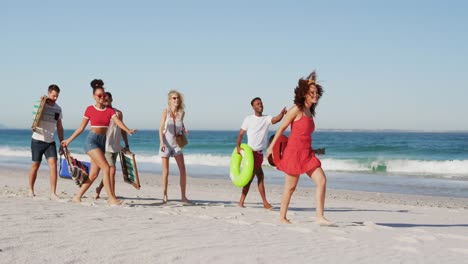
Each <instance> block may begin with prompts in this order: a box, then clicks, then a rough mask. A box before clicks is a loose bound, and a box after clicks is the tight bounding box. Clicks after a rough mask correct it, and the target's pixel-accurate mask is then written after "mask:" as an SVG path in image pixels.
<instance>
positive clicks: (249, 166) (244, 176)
mask: <svg viewBox="0 0 468 264" xmlns="http://www.w3.org/2000/svg"><path fill="white" fill-rule="evenodd" d="M240 147H241V149H242V151H241V154H242V155H239V153H237V148H236V147H234V150H233V151H232V156H231V166H230V174H229V176H230V177H231V180H232V183H233V184H234V185H235V186H237V187H239V188H242V187H244V186H245V185H247V183H249V181H250V179H251V178H252V175H253V169H254V158H253V152H252V148H250V147H249V145H247V144H241V145H240ZM241 162H242V171H241Z"/></svg>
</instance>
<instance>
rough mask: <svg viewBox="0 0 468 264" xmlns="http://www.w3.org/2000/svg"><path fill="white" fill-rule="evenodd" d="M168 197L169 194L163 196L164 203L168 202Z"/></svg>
mask: <svg viewBox="0 0 468 264" xmlns="http://www.w3.org/2000/svg"><path fill="white" fill-rule="evenodd" d="M167 201H168V199H167V195H164V196H163V203H167Z"/></svg>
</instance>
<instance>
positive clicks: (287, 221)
mask: <svg viewBox="0 0 468 264" xmlns="http://www.w3.org/2000/svg"><path fill="white" fill-rule="evenodd" d="M280 222H281V223H283V224H291V221H289V219H287V218H280Z"/></svg>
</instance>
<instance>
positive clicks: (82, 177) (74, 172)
mask: <svg viewBox="0 0 468 264" xmlns="http://www.w3.org/2000/svg"><path fill="white" fill-rule="evenodd" d="M63 155H64V156H65V160H64V161H65V162H62V160H61V161H60V173H59V176H60V177H63V178H69V177H71V179H72V180H73V181H75V183H76V185H78V186H80V187H81V185H82V184H83V183H84V182H85V181H86V180H87V179H88V176H89V165H88V166H86V165H85V164H84V162H81V161H79V160H77V159H75V158H73V157H72V156H71V154H70V152H69V151H68V149H67V147H64V153H63ZM88 164H89V163H88ZM63 168H67V169H68V174H67V173H66V171H65V169H63Z"/></svg>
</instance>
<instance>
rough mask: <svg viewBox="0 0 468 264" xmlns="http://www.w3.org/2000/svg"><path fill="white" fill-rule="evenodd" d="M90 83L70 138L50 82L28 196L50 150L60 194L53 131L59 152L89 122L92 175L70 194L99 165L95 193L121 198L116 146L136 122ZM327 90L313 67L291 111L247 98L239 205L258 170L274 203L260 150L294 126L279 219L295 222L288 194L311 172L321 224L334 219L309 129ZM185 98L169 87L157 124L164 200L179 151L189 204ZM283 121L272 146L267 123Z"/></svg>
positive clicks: (283, 164)
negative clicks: (267, 111) (248, 173)
mask: <svg viewBox="0 0 468 264" xmlns="http://www.w3.org/2000/svg"><path fill="white" fill-rule="evenodd" d="M90 85H91V88H92V94H93V98H94V100H95V103H94V104H93V105H90V106H88V107H87V108H86V109H85V112H84V115H83V119H82V121H81V123H80V125H79V127H78V128H77V129H76V130H75V131H74V133H73V134H72V135H71V136H70V137H69V138H67V139H64V133H63V125H62V110H61V108H60V106H59V105H58V104H57V103H56V101H57V98H58V97H59V94H60V88H59V87H58V86H57V85H54V84H53V85H50V86H49V88H48V94H47V101H46V104H45V106H44V110H43V115H42V117H41V119H40V121H39V126H38V128H37V129H35V130H34V131H33V134H32V141H31V152H32V166H31V170H30V173H29V195H30V196H35V193H34V183H35V181H36V177H37V171H38V169H39V166H40V164H41V161H42V156H45V157H46V159H47V163H48V165H49V168H50V187H51V198H52V199H59V197H58V196H57V194H56V185H57V147H56V144H55V140H54V133H55V131H57V136H58V138H59V140H60V147H59V150H60V152H61V151H63V149H62V147H64V148H66V147H67V146H68V145H69V144H70V143H71V142H73V140H74V139H76V137H78V136H79V135H80V134H81V133H82V132H83V131H84V130H85V128H86V127H87V125H88V124H89V123H90V130H89V133H88V136H87V137H86V140H85V146H84V150H85V152H86V154H87V155H88V156H89V157H90V160H91V162H90V164H91V166H90V172H89V177H88V178H87V179H86V181H85V182H84V183H83V184H82V185H81V187H80V190H79V191H78V192H77V193H76V194H75V196H74V197H73V202H77V203H79V202H81V198H82V197H83V195H84V194H85V193H86V191H87V190H88V189H89V188H90V186H91V185H92V183H93V182H94V181H95V180H96V178H97V176H98V174H99V172H100V171H102V175H103V177H102V181H101V184H100V185H99V186H98V187H97V188H96V194H95V196H94V197H95V198H96V199H98V198H100V192H101V190H102V189H103V188H104V189H105V191H106V193H107V197H108V200H107V202H108V204H109V205H111V206H113V205H119V204H121V201H119V200H118V199H117V196H116V194H115V164H116V158H117V155H118V153H119V152H120V151H121V146H120V143H121V140H122V139H123V141H124V143H125V148H126V149H127V150H129V149H130V146H129V143H128V137H127V135H132V134H134V133H135V132H136V131H137V130H136V129H129V128H128V127H127V126H126V125H125V123H124V121H123V113H122V111H120V110H118V109H116V108H115V107H113V105H112V102H113V98H112V94H111V93H109V92H106V91H105V88H104V82H103V81H102V80H99V79H94V80H93V81H91V84H90ZM322 95H323V88H322V86H321V85H320V84H318V83H317V82H316V73H315V72H312V73H311V74H310V75H309V76H308V77H307V78H301V79H299V81H298V84H297V86H296V88H295V89H294V105H293V106H292V107H291V108H290V109H288V110H286V108H283V109H281V111H280V113H279V114H278V115H276V116H274V117H273V116H270V115H264V114H263V102H262V100H261V98H260V97H255V98H253V99H252V100H251V102H250V104H251V106H252V109H253V111H254V114H253V115H249V116H247V117H245V119H244V121H243V122H242V125H241V129H240V131H239V134H238V137H237V142H236V145H237V151H238V152H239V153H240V152H241V151H242V149H241V142H242V140H243V136H244V135H245V134H247V141H248V142H247V144H248V145H249V147H251V148H252V150H253V154H254V155H253V156H254V170H253V175H252V179H251V180H250V182H249V183H248V184H247V185H246V186H245V187H243V189H242V193H241V197H240V200H239V206H240V207H244V202H245V199H246V196H247V194H248V192H249V189H250V185H251V183H252V181H253V179H254V178H255V177H257V184H258V189H259V193H260V196H261V198H262V201H263V207H264V208H265V209H271V208H272V206H271V204H270V203H269V202H268V200H267V198H266V194H265V186H264V173H263V170H262V163H263V160H264V155H263V151H264V150H265V149H266V156H267V157H268V156H270V155H272V153H273V146H274V145H275V143H276V141H277V140H278V139H279V138H280V136H281V135H283V133H284V131H285V130H286V129H287V128H288V127H290V128H291V132H290V135H289V139H288V144H287V147H286V148H285V149H284V151H283V156H282V159H281V160H280V161H279V162H278V163H277V164H276V167H277V169H279V170H281V171H283V172H284V173H285V183H284V191H283V196H282V199H281V207H280V220H281V221H282V222H284V223H290V221H289V220H288V218H287V211H288V208H289V203H290V200H291V196H292V194H293V193H294V191H295V189H296V187H297V184H298V181H299V176H300V175H301V174H307V175H308V176H309V178H311V179H312V181H314V183H315V184H316V192H315V196H316V221H317V223H319V224H330V221H329V220H328V219H326V218H325V216H324V206H325V192H326V182H327V180H326V176H325V173H324V171H323V170H322V168H321V163H320V160H319V159H318V158H317V157H316V156H315V153H314V150H313V149H312V147H311V145H312V133H313V132H314V129H315V124H314V116H315V113H316V107H317V104H318V101H319V99H320V98H321V97H322ZM184 109H185V104H184V98H183V95H182V93H180V92H178V91H177V90H171V91H169V92H168V106H167V107H166V108H164V109H163V111H162V114H161V120H160V125H159V146H160V149H159V156H160V157H161V160H162V186H163V202H164V203H166V202H167V201H168V194H167V187H168V176H169V158H170V157H174V159H175V161H176V163H177V166H178V169H179V173H180V190H181V201H182V202H186V203H189V202H190V201H189V199H188V198H187V195H186V185H187V173H186V167H185V161H184V155H183V147H180V146H179V145H178V143H177V141H176V137H177V136H178V135H180V134H188V131H187V129H186V128H185V125H184V117H185V111H184ZM281 121H282V123H281V125H280V127H279V129H278V130H277V132H276V133H275V135H274V137H273V138H272V140H271V142H270V144H269V145H268V140H267V136H268V130H269V127H270V126H271V125H273V124H276V123H278V122H281Z"/></svg>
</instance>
